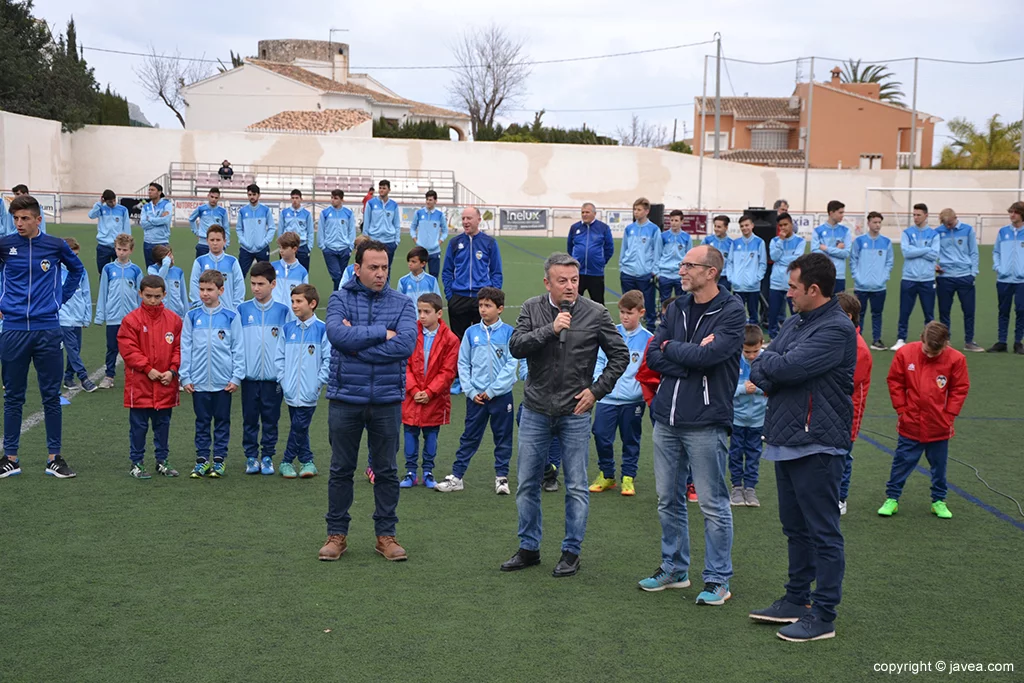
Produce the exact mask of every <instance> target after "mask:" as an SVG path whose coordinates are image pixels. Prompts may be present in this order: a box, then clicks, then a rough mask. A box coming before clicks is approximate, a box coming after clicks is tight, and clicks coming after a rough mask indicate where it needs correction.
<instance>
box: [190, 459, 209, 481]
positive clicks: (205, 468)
mask: <svg viewBox="0 0 1024 683" xmlns="http://www.w3.org/2000/svg"><path fill="white" fill-rule="evenodd" d="M211 468H212V465H210V461H209V460H202V461H200V462H197V463H196V466H195V468H193V470H192V473H191V474H189V475H188V476H189V478H191V479H202V478H203V477H205V476H206V475H207V474H209V472H210V469H211Z"/></svg>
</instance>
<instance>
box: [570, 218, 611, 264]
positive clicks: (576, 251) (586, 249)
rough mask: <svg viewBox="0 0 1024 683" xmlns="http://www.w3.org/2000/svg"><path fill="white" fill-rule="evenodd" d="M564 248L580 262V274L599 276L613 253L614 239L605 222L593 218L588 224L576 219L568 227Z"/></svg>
mask: <svg viewBox="0 0 1024 683" xmlns="http://www.w3.org/2000/svg"><path fill="white" fill-rule="evenodd" d="M565 248H566V251H567V252H568V253H569V254H570V255H572V257H573V258H574V259H576V260H577V261H579V262H580V275H591V276H595V277H601V276H603V275H604V267H605V266H606V265H608V262H609V261H611V260H612V255H613V254H615V239H614V238H613V237H612V231H611V228H609V227H608V224H607V223H603V222H602V221H598V220H595V221H593V222H591V223H590V225H589V226H588V225H586V224H584V223H583V221H577V222H575V223H573V224H572V227H570V228H569V237H568V238H567V239H566V241H565Z"/></svg>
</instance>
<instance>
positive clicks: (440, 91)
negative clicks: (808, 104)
mask: <svg viewBox="0 0 1024 683" xmlns="http://www.w3.org/2000/svg"><path fill="white" fill-rule="evenodd" d="M424 6H425V5H424V4H423V3H420V2H411V1H409V0H392V1H391V2H389V3H358V4H357V3H352V2H336V1H335V2H331V1H328V0H306V1H305V2H301V3H291V4H289V3H282V2H270V1H267V0H249V1H248V2H214V3H209V2H198V1H197V0H177V1H176V2H175V3H164V2H161V3H157V2H153V1H152V0H137V1H136V2H133V3H116V4H113V5H112V4H111V3H110V2H107V1H105V2H101V1H100V0H39V1H38V2H37V3H36V6H35V14H36V16H37V17H40V18H42V19H44V20H45V21H46V22H47V23H49V24H50V25H51V27H54V28H56V29H57V30H60V31H63V30H64V25H65V24H66V22H67V20H68V18H69V17H71V16H72V14H74V18H75V22H76V24H77V27H78V36H79V43H80V44H81V45H85V46H91V47H105V48H111V49H119V50H129V51H143V52H144V51H147V50H148V49H149V46H150V45H152V46H154V47H155V48H156V49H157V51H158V52H164V53H173V52H174V51H175V50H179V51H180V52H181V54H183V55H187V56H200V55H205V56H206V57H208V58H218V57H219V58H221V59H223V60H224V61H225V62H227V61H228V51H229V50H234V51H235V52H236V53H241V54H242V55H244V56H250V55H255V54H256V43H257V41H258V40H260V39H265V38H305V39H314V40H326V39H327V37H328V29H329V28H346V29H348V32H347V33H336V34H335V36H334V39H335V40H337V41H339V42H346V43H348V44H349V45H350V46H351V55H352V66H353V67H355V68H356V70H361V69H359V67H382V66H398V65H419V64H450V63H451V61H452V60H451V54H450V47H449V46H450V45H451V43H452V41H453V40H454V39H455V37H456V36H457V35H458V34H459V32H460V31H462V30H464V29H465V28H467V27H470V26H484V25H486V24H488V23H489V22H492V21H494V22H497V23H499V25H501V26H503V27H506V28H507V29H508V30H509V31H510V32H512V33H513V34H515V35H517V36H520V37H522V38H524V39H525V41H526V50H527V54H528V55H529V57H530V58H531V59H537V60H542V59H557V58H563V57H575V56H589V55H598V54H606V53H611V52H624V51H630V50H642V49H647V48H653V47H663V46H669V45H677V44H682V43H691V42H697V41H701V40H706V39H710V38H711V37H712V35H713V34H714V32H715V31H719V32H721V34H722V45H723V51H724V54H725V56H726V57H733V58H738V59H751V60H760V61H773V60H783V59H794V58H797V57H807V56H810V55H818V56H821V57H823V58H825V59H820V60H816V63H815V76H816V77H817V79H818V80H819V81H823V80H827V79H828V71H829V70H830V69H831V68H832V67H833V66H835V65H836V63H837V61H836V60H837V59H845V58H848V57H855V58H863V59H864V60H866V61H873V60H878V59H890V58H899V57H907V56H910V57H913V56H919V57H937V58H944V59H960V60H990V59H1003V58H1007V57H1018V56H1024V41H1021V39H1020V19H1021V18H1022V15H1024V11H1022V9H1021V0H974V1H973V2H971V3H970V4H969V7H965V5H964V3H963V2H962V1H959V0H958V1H957V2H951V1H950V0H934V1H933V2H930V3H927V4H922V3H910V2H893V1H892V0H858V2H856V3H852V4H845V5H836V4H835V3H822V2H810V1H808V0H787V1H786V2H781V1H776V2H772V3H765V2H763V0H719V1H718V2H716V3H703V2H702V3H692V2H680V1H679V0H656V1H646V2H634V3H624V2H621V1H620V2H609V1H607V0H587V1H583V0H564V1H563V2H560V3H552V2H550V1H544V2H538V1H536V0H521V1H520V2H517V3H515V4H513V5H504V7H508V11H507V12H506V11H502V12H501V13H496V12H495V11H494V9H493V8H494V3H490V2H477V1H474V2H468V1H466V0H445V1H444V2H439V3H430V4H427V5H426V6H425V7H426V9H423V8H424ZM300 8H301V9H300ZM783 8H784V9H783ZM713 53H714V47H713V46H712V45H708V46H701V47H694V48H686V49H680V50H674V51H669V52H660V53H655V54H647V55H639V56H631V57H621V58H614V59H604V60H594V61H588V62H578V63H570V64H556V65H539V66H535V67H534V68H533V73H532V75H531V76H530V79H529V81H528V84H527V90H528V92H527V94H526V95H525V96H524V97H523V98H522V101H521V102H520V103H519V104H517V106H516V108H517V109H521V110H522V111H516V112H511V113H510V114H509V117H508V118H510V119H513V120H520V121H527V120H531V119H532V117H533V114H532V113H533V112H534V111H536V110H539V109H541V108H544V109H547V110H548V112H549V113H548V114H546V115H545V117H544V120H545V122H546V123H549V124H556V125H560V126H568V127H576V126H579V125H581V124H583V123H586V124H587V125H588V126H590V127H592V128H595V129H596V130H597V131H598V132H600V133H603V134H608V135H613V134H614V132H615V129H616V127H617V126H621V125H626V124H628V122H629V120H630V116H631V109H632V108H636V110H635V111H636V113H637V114H638V115H640V116H641V117H642V118H643V119H644V120H646V121H650V122H652V123H656V124H658V125H663V126H665V127H666V128H667V130H668V134H669V135H670V136H671V134H672V125H673V119H678V134H677V137H679V138H683V137H684V135H683V131H684V126H685V130H686V133H687V137H689V136H692V134H693V131H692V127H693V107H692V105H690V104H689V103H691V102H692V101H693V98H694V97H695V96H699V95H700V93H701V74H702V69H703V56H704V55H705V54H713ZM86 59H87V60H88V62H89V63H90V64H91V65H92V66H93V67H94V68H95V71H96V78H97V80H98V81H99V82H100V84H101V86H105V85H106V84H108V83H109V84H110V85H111V86H112V87H113V88H114V89H115V90H117V91H118V92H119V93H121V94H122V95H124V96H126V97H127V98H128V99H129V100H131V101H133V102H135V103H137V104H139V105H140V106H141V107H142V110H143V112H144V113H145V114H146V116H147V117H148V118H149V119H150V121H153V122H155V123H159V125H160V126H161V127H176V126H177V125H178V123H177V121H176V120H175V119H174V116H173V115H172V114H171V112H170V111H169V110H168V109H166V108H164V107H163V105H162V104H159V103H157V102H151V101H147V100H146V99H145V97H144V95H143V94H142V92H141V90H140V88H139V86H138V85H137V83H136V80H137V79H136V77H135V75H134V73H133V70H132V68H133V66H134V65H136V64H137V63H138V61H139V58H135V57H125V56H117V55H110V54H103V53H99V52H95V51H88V50H87V51H86ZM892 69H893V71H895V72H896V74H897V75H898V77H899V80H901V81H902V82H903V90H904V92H905V93H906V102H907V104H908V105H909V104H910V96H911V84H912V80H913V64H912V62H901V63H895V64H892ZM366 71H367V72H368V73H370V74H371V75H373V76H374V77H375V78H377V79H378V80H380V81H381V82H383V83H384V84H386V85H387V86H388V87H390V88H392V89H393V90H395V91H396V92H398V93H399V94H400V95H402V96H403V97H407V98H409V99H414V100H418V101H421V102H428V103H433V104H442V105H443V104H447V103H449V101H450V98H449V95H448V92H447V87H448V84H449V83H450V81H451V74H450V72H448V71H399V70H387V69H366ZM709 72H710V73H709V83H708V92H709V94H712V93H713V87H714V86H713V84H714V81H713V79H714V70H713V63H712V67H711V68H709ZM808 74H809V64H808V63H804V64H803V77H804V80H806V78H807V76H808ZM796 75H797V66H796V65H795V64H793V63H789V64H780V65H775V66H754V65H748V64H739V63H731V64H728V65H727V69H723V73H722V94H723V95H733V94H735V95H745V94H749V95H751V96H755V95H757V96H788V95H789V94H790V93H791V92H792V88H793V84H794V82H795V80H796ZM1022 97H1024V62H1017V63H1009V64H1000V65H990V66H958V65H947V64H936V63H926V62H922V63H921V64H920V69H919V87H918V107H919V109H921V110H922V111H925V112H928V113H930V114H934V115H937V116H940V117H942V118H943V119H945V120H947V121H948V120H949V119H951V118H953V117H956V116H963V117H967V118H968V119H970V120H972V121H975V122H976V123H978V124H981V123H982V122H983V121H984V120H985V119H986V118H987V117H989V116H991V115H992V114H994V113H999V114H1001V115H1002V118H1004V119H1010V120H1018V119H1020V118H1021V109H1022ZM680 103H683V104H686V105H687V106H682V107H678V106H677V107H674V108H672V107H665V108H657V109H640V107H653V106H657V105H669V104H680ZM612 108H614V109H624V110H623V111H596V110H600V109H612ZM559 109H586V110H588V111H586V112H564V113H556V110H559ZM945 132H946V131H945V128H944V127H941V126H940V128H939V129H937V133H940V134H941V133H945ZM945 141H946V138H942V137H940V138H938V139H937V140H936V150H938V149H939V148H940V147H941V145H942V144H943V143H944V142H945ZM936 153H937V152H936Z"/></svg>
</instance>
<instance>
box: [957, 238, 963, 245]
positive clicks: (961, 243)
mask: <svg viewBox="0 0 1024 683" xmlns="http://www.w3.org/2000/svg"><path fill="white" fill-rule="evenodd" d="M956 243H957V244H959V245H961V246H963V243H964V241H963V239H962V238H961V239H958V240H957V241H956Z"/></svg>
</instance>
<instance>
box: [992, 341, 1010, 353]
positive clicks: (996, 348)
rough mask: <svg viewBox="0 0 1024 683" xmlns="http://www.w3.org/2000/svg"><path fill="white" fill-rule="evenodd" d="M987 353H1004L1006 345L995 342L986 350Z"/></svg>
mask: <svg viewBox="0 0 1024 683" xmlns="http://www.w3.org/2000/svg"><path fill="white" fill-rule="evenodd" d="M988 352H989V353H1006V343H1005V342H996V343H995V344H993V345H992V346H991V347H989V350H988Z"/></svg>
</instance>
